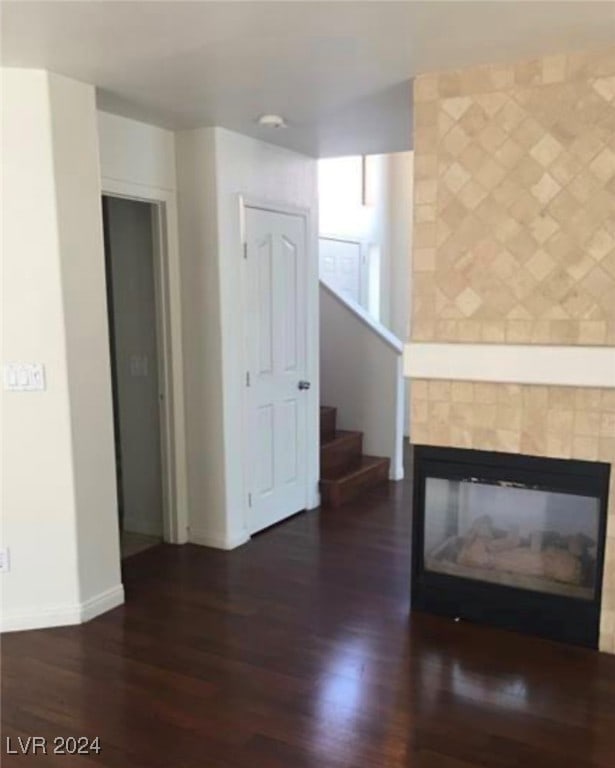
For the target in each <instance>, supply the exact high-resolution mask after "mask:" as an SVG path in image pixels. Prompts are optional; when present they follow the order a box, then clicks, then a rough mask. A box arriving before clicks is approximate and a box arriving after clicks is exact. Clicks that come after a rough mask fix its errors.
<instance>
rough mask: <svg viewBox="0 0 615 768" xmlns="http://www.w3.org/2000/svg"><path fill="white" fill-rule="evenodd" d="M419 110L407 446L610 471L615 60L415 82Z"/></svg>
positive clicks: (614, 593)
mask: <svg viewBox="0 0 615 768" xmlns="http://www.w3.org/2000/svg"><path fill="white" fill-rule="evenodd" d="M414 103H415V106H414V110H415V163H414V167H415V204H414V220H415V225H414V226H415V229H414V244H413V265H412V278H413V282H412V308H413V309H412V324H411V327H412V334H411V342H410V343H409V344H408V345H407V346H406V349H405V371H406V375H407V376H408V377H409V378H410V379H411V404H410V407H411V422H410V424H411V441H412V443H415V444H418V445H433V446H440V447H451V448H455V447H458V448H473V449H478V450H487V451H489V450H490V451H502V452H508V453H522V454H528V455H533V456H546V457H551V458H570V459H583V460H590V461H591V460H594V461H604V462H607V463H610V464H611V465H612V467H613V465H615V49H609V50H607V51H598V52H587V53H574V54H568V55H561V56H548V57H544V58H540V59H532V60H529V61H522V62H518V63H516V64H511V65H502V64H498V65H494V66H485V67H480V68H474V69H469V70H462V71H455V72H443V73H436V74H426V75H422V76H420V77H418V78H417V79H416V81H415V85H414ZM518 345H525V347H521V346H518ZM532 345H542V349H544V350H554V349H555V350H557V353H556V354H555V356H554V357H553V358H549V361H551V359H553V361H554V363H553V364H551V363H550V362H549V364H546V363H545V364H543V365H542V366H540V365H536V364H535V363H536V359H537V356H536V354H534V355H533V356H532V354H531V353H532V351H533V350H532ZM564 345H565V349H564ZM427 348H428V349H427ZM528 349H529V351H527V350H528ZM534 349H535V351H536V352H538V348H537V347H535V348H534ZM560 352H561V354H559V353H560ZM511 355H514V356H515V359H516V360H517V359H518V361H519V364H518V365H516V364H515V365H511V364H510V357H511ZM538 357H539V358H540V355H539V356H538ZM545 359H546V358H545ZM507 360H508V364H506V361H507ZM451 361H452V362H451ZM499 372H501V374H499ZM599 647H600V649H601V650H602V651H606V652H610V653H615V469H612V473H611V482H610V488H609V508H608V522H607V541H606V551H605V563H604V575H603V593H602V612H601V622H600V643H599Z"/></svg>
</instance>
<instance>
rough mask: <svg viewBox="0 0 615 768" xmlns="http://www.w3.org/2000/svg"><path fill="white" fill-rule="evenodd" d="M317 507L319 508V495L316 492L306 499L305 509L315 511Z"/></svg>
mask: <svg viewBox="0 0 615 768" xmlns="http://www.w3.org/2000/svg"><path fill="white" fill-rule="evenodd" d="M319 506H320V493H319V492H318V491H317V490H316V491H315V492H314V493H311V494H310V498H309V499H308V505H307V509H316V508H317V507H319Z"/></svg>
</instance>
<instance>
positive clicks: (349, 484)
mask: <svg viewBox="0 0 615 768" xmlns="http://www.w3.org/2000/svg"><path fill="white" fill-rule="evenodd" d="M336 419H337V409H336V408H332V407H331V406H321V408H320V494H321V503H322V506H323V507H339V506H341V505H342V504H345V503H346V502H348V501H352V499H354V498H356V497H357V496H358V495H359V494H361V493H362V492H363V491H366V490H367V489H369V488H373V487H374V486H377V485H381V484H382V483H386V482H387V480H388V479H389V463H390V460H389V459H387V458H381V457H379V456H364V455H363V433H362V432H349V431H343V430H338V429H337V428H336Z"/></svg>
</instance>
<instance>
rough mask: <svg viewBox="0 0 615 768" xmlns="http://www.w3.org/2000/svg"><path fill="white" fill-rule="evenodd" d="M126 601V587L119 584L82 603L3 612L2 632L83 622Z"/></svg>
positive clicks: (0, 627) (1, 620)
mask: <svg viewBox="0 0 615 768" xmlns="http://www.w3.org/2000/svg"><path fill="white" fill-rule="evenodd" d="M123 602H124V587H123V585H122V584H118V585H117V586H115V587H111V589H107V590H105V591H104V592H101V593H100V594H98V595H94V597H91V598H89V599H88V600H85V601H83V602H82V603H75V604H73V605H58V606H54V607H53V608H43V609H41V610H39V611H36V612H34V613H14V614H6V613H3V614H2V617H0V632H21V631H22V630H25V629H49V628H50V627H65V626H70V625H71V624H83V623H84V622H86V621H89V620H90V619H93V618H94V617H96V616H99V615H100V614H101V613H106V612H107V611H110V610H111V609H112V608H117V606H118V605H122V603H123Z"/></svg>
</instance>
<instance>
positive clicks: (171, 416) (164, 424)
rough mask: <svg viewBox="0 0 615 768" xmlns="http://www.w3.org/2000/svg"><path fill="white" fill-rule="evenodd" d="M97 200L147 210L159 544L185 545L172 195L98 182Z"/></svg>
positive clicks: (180, 365) (178, 302)
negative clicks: (157, 393)
mask: <svg viewBox="0 0 615 768" xmlns="http://www.w3.org/2000/svg"><path fill="white" fill-rule="evenodd" d="M101 196H105V197H115V198H122V199H125V200H134V201H136V202H143V203H150V204H151V205H152V213H153V217H152V218H153V221H152V225H153V229H154V231H153V246H154V247H153V260H154V265H153V266H154V294H155V302H156V342H157V347H158V386H159V390H160V397H159V399H158V403H159V419H160V453H161V457H160V458H161V468H162V477H161V482H162V515H163V520H162V529H163V540H164V541H165V542H167V543H169V544H185V543H186V542H187V541H188V505H187V466H186V449H185V446H186V428H185V418H184V413H185V411H184V387H183V361H182V344H181V293H180V272H179V247H178V238H177V200H176V195H175V192H173V191H171V190H166V189H159V188H155V187H147V186H144V185H141V184H133V183H130V182H125V181H119V180H117V179H111V178H105V177H103V178H102V179H101ZM108 321H109V312H107V322H108Z"/></svg>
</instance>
